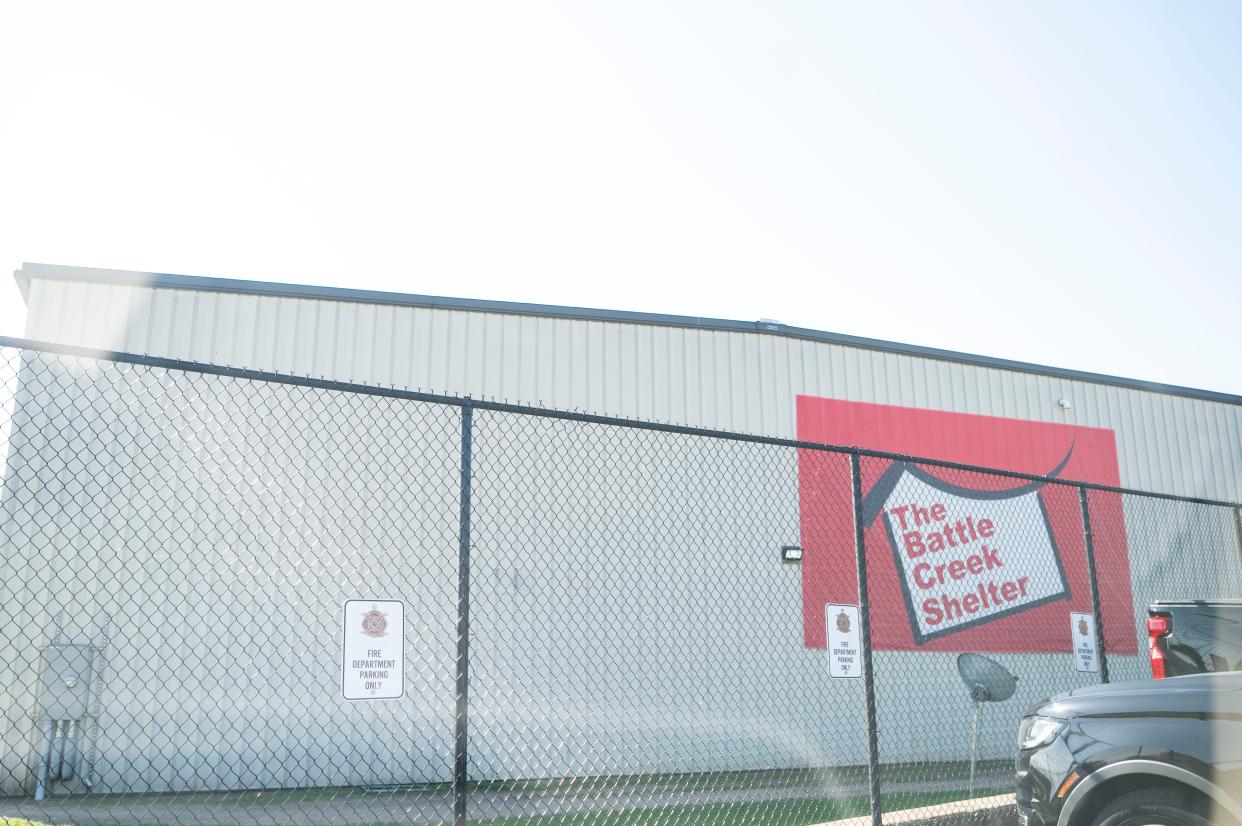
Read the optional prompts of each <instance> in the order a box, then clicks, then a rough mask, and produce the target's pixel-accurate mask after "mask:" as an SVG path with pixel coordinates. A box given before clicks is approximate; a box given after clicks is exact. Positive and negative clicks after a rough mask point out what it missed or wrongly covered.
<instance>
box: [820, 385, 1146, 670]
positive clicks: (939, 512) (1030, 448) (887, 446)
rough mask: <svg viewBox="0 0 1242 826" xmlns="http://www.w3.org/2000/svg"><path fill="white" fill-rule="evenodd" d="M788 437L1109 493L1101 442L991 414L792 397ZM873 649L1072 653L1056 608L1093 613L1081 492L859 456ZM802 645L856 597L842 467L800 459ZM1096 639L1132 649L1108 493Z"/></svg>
mask: <svg viewBox="0 0 1242 826" xmlns="http://www.w3.org/2000/svg"><path fill="white" fill-rule="evenodd" d="M797 413H798V438H799V439H801V440H805V441H812V442H824V443H827V444H834V445H848V446H858V447H863V448H867V449H871V450H878V451H884V452H888V453H897V454H906V455H913V456H920V457H926V458H929V459H938V460H942V461H948V462H958V463H962V464H969V465H979V466H983V467H992V468H1000V469H1004V470H1011V471H1017V472H1020V473H1029V474H1036V475H1041V476H1043V475H1047V476H1053V477H1056V478H1060V479H1066V480H1073V481H1086V482H1095V483H1099V484H1106V485H1117V484H1119V476H1118V469H1117V449H1116V442H1115V439H1114V435H1113V432H1112V431H1111V430H1104V429H1100V428H1089V427H1079V426H1076V425H1064V424H1051V423H1047V422H1034V421H1026V420H1020V419H1004V418H998V417H994V416H977V415H970V414H963V413H948V412H943V411H936V410H922V409H915V408H904V407H893V406H889V405H878V404H868V403H862V402H847V401H839V400H836V399H822V398H816V397H811V396H799V397H798V408H797ZM861 477H862V488H863V523H864V527H865V537H866V543H867V576H868V579H869V583H870V589H869V591H870V599H871V616H872V641H873V644H874V646H875V648H877V649H880V650H883V649H889V650H934V651H993V652H997V651H1000V652H1004V651H1013V652H1019V651H1047V652H1053V651H1070V650H1072V647H1073V642H1072V640H1071V639H1070V634H1069V631H1068V629H1067V625H1066V622H1065V616H1066V613H1067V612H1069V611H1084V612H1089V611H1090V610H1091V592H1090V585H1089V580H1088V575H1087V566H1086V546H1085V541H1084V537H1083V523H1082V514H1081V508H1080V502H1079V498H1078V490H1077V489H1076V488H1073V487H1069V486H1065V485H1056V484H1045V483H1040V482H1034V483H1032V482H1027V481H1024V480H1021V479H1013V478H1007V477H1002V476H996V475H990V474H981V473H976V472H968V471H960V470H954V469H945V468H937V467H935V466H931V465H921V464H918V463H914V462H907V461H901V460H893V461H890V460H881V459H870V458H864V459H863V462H862V474H861ZM799 498H800V506H801V528H802V547H803V561H802V598H803V634H804V642H805V644H806V646H807V647H809V648H823V647H824V645H825V628H824V619H823V618H824V606H825V605H827V604H828V603H852V602H856V601H857V600H858V591H857V579H856V576H855V567H854V565H855V562H854V523H853V499H852V495H851V486H850V482H849V462H848V459H847V457H845V456H843V455H841V454H832V453H822V452H819V451H812V450H803V451H800V455H799ZM1090 505H1091V519H1092V533H1093V540H1094V541H1093V546H1094V549H1095V556H1096V562H1097V569H1098V571H1099V572H1100V575H1099V580H1100V583H1101V587H1100V592H1101V611H1102V614H1103V619H1104V629H1105V635H1106V639H1105V643H1106V645H1107V646H1108V647H1109V649H1110V650H1112V651H1114V652H1116V653H1118V654H1135V653H1137V650H1138V649H1137V645H1138V642H1137V635H1136V632H1135V625H1134V608H1133V603H1132V596H1131V592H1130V566H1129V552H1128V548H1127V545H1126V535H1125V522H1124V518H1123V514H1122V506H1121V498H1120V496H1118V495H1117V494H1110V493H1102V492H1092V493H1091V494H1090Z"/></svg>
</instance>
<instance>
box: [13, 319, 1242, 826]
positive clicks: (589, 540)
mask: <svg viewBox="0 0 1242 826" xmlns="http://www.w3.org/2000/svg"><path fill="white" fill-rule="evenodd" d="M3 343H4V344H6V345H7V346H3V347H0V457H3V459H2V461H3V462H4V465H3V467H2V470H3V488H2V489H0V622H2V623H3V627H4V628H5V629H6V633H5V635H4V637H3V639H2V640H0V816H19V817H26V818H30V819H32V820H35V821H42V822H49V823H82V824H96V823H98V824H130V825H131V826H132V825H133V824H156V823H161V824H162V823H177V824H183V823H184V824H203V825H204V826H207V824H256V826H269V825H270V826H281V825H282V824H308V823H309V824H325V826H326V824H372V823H374V824H379V823H411V824H440V823H443V824H448V823H455V824H464V823H471V824H494V825H495V826H500V824H517V823H533V824H549V825H550V824H570V823H575V824H577V823H580V824H630V823H651V824H654V823H660V824H664V823H675V824H682V823H685V824H690V823H702V824H734V823H753V824H811V823H822V822H827V821H831V820H834V819H840V818H844V817H851V816H858V815H868V814H870V815H871V816H872V818H873V819H878V818H879V817H880V816H881V815H882V814H883V813H885V812H894V811H898V810H903V809H909V808H913V807H920V806H936V807H939V811H942V812H945V813H948V812H951V811H953V810H954V807H955V805H959V804H960V801H963V800H966V799H969V798H971V797H977V796H983V795H990V794H996V793H1003V792H1008V791H1010V790H1011V788H1012V757H1013V750H1014V742H1015V738H1016V730H1017V723H1018V719H1019V718H1020V716H1021V715H1022V713H1023V712H1024V711H1025V709H1026V708H1027V707H1028V706H1029V705H1031V704H1032V703H1033V702H1035V701H1038V700H1040V699H1042V698H1044V697H1047V696H1049V695H1051V694H1054V693H1057V692H1060V691H1064V690H1067V689H1071V688H1075V687H1079V686H1085V685H1090V684H1093V683H1096V682H1099V681H1101V680H1103V679H1109V678H1111V679H1114V680H1116V679H1140V678H1143V677H1145V676H1147V675H1148V674H1149V670H1148V669H1149V666H1148V663H1147V658H1146V648H1145V644H1146V637H1145V632H1144V630H1143V626H1142V624H1143V622H1144V621H1145V618H1146V610H1147V605H1148V604H1149V603H1150V602H1151V601H1153V600H1155V599H1168V598H1221V597H1242V545H1240V536H1239V522H1238V510H1237V508H1236V506H1233V505H1229V504H1227V503H1208V502H1203V501H1201V500H1193V499H1186V498H1178V497H1169V496H1156V495H1148V494H1142V493H1138V492H1123V491H1121V490H1119V489H1107V488H1102V487H1099V486H1083V485H1076V484H1074V483H1072V482H1067V481H1062V480H1060V479H1056V478H1040V477H1027V476H1022V475H1020V474H1013V473H1005V472H1000V471H988V470H985V469H979V468H969V467H964V466H960V465H952V464H947V463H942V462H932V461H928V460H921V459H917V458H911V457H899V456H890V455H885V454H879V453H874V452H870V451H858V450H850V449H845V448H834V447H829V446H824V445H811V444H805V443H798V442H793V441H788V440H779V439H766V438H758V437H752V436H744V435H739V434H732V433H718V432H711V431H705V430H697V429H692V428H682V427H675V426H669V425H660V424H652V423H646V422H631V421H621V420H616V419H609V418H606V417H597V416H587V415H579V414H570V413H564V412H557V411H550V410H537V409H532V408H524V407H517V406H512V405H505V404H497V403H490V402H477V401H472V400H469V399H459V398H450V397H438V396H431V395H427V394H418V393H410V392H405V391H397V390H393V389H384V388H374V387H359V386H353V385H345V384H340V383H335V382H327V381H319V380H313V379H306V378H297V377H290V376H274V375H268V374H261V373H255V372H250V371H243V370H235V369H228V368H220V367H214V366H208V365H191V364H184V363H178V362H171V361H166V360H161V359H153V358H146V357H131V356H120V355H111V356H107V357H102V356H100V355H99V354H87V353H83V352H81V351H74V350H72V349H69V348H49V347H46V346H42V345H40V346H35V345H33V344H31V343H28V342H21V341H16V340H8V341H6V342H3ZM1071 615H1073V616H1071ZM1080 638H1083V639H1090V640H1091V641H1093V642H1094V643H1095V644H1096V645H1095V648H1096V651H1097V658H1098V663H1097V664H1096V670H1079V668H1080V667H1081V666H1082V661H1081V659H1080V658H1079V657H1077V656H1076V655H1075V654H1074V653H1073V652H1074V649H1075V648H1076V647H1078V646H1080V645H1081V643H1082V639H1080ZM1011 677H1012V678H1016V681H1013V680H1011V679H1010V678H1011Z"/></svg>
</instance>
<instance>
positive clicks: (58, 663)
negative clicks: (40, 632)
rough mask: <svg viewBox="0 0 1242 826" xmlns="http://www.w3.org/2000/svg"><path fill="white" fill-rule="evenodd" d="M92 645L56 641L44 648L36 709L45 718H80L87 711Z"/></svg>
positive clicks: (89, 695) (89, 698)
mask: <svg viewBox="0 0 1242 826" xmlns="http://www.w3.org/2000/svg"><path fill="white" fill-rule="evenodd" d="M94 660H95V647H94V646H93V645H69V644H64V643H55V644H52V645H49V646H48V647H47V648H44V649H43V673H42V674H41V675H40V683H41V685H40V691H39V712H40V716H41V717H43V718H44V719H48V720H79V719H81V718H83V717H86V716H87V715H88V714H89V712H90V701H91V670H92V667H93V665H94Z"/></svg>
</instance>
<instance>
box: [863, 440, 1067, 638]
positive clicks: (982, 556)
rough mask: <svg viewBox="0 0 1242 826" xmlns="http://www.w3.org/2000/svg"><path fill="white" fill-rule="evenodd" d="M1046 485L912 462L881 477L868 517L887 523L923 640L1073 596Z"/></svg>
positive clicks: (917, 634) (867, 502) (867, 503)
mask: <svg viewBox="0 0 1242 826" xmlns="http://www.w3.org/2000/svg"><path fill="white" fill-rule="evenodd" d="M1072 453H1073V447H1071V448H1070V451H1069V453H1067V454H1066V456H1065V458H1064V459H1063V460H1062V461H1061V463H1060V464H1059V465H1058V466H1057V467H1056V468H1055V469H1054V470H1053V471H1052V472H1051V473H1050V474H1048V475H1049V476H1053V477H1055V476H1056V475H1057V474H1059V473H1060V472H1061V470H1062V469H1063V468H1064V467H1065V465H1066V464H1067V463H1068V462H1069V459H1070V455H1071V454H1072ZM1044 484H1045V483H1043V482H1034V483H1030V484H1024V485H1020V486H1018V487H1014V488H1010V489H1007V490H974V489H972V488H968V487H963V486H961V485H955V484H951V483H949V482H946V481H944V480H943V479H939V478H937V477H936V476H934V475H932V474H931V473H930V472H928V471H927V470H924V469H923V468H921V467H919V466H917V465H915V464H912V463H910V462H894V463H893V464H892V465H891V466H890V467H889V468H888V470H887V471H886V472H885V473H884V475H883V476H881V477H880V479H879V480H878V481H877V482H876V484H875V485H874V486H873V487H872V489H871V492H870V493H869V494H868V496H867V497H866V499H865V501H864V509H863V513H864V519H865V520H866V523H867V524H868V525H869V524H871V523H872V522H873V521H874V520H875V519H876V517H882V518H883V520H884V526H885V529H886V530H885V532H886V534H887V536H888V540H889V544H890V546H891V547H892V551H893V557H894V560H895V562H896V565H897V571H898V572H899V574H900V582H901V587H902V596H903V597H904V598H905V603H906V611H907V612H908V614H909V616H910V626H911V629H912V630H913V632H914V638H915V642H916V643H918V644H920V645H921V644H922V643H923V642H924V641H926V640H929V639H934V638H936V637H939V636H943V635H945V634H950V633H954V632H956V631H960V630H962V629H964V628H969V627H971V626H973V625H977V624H979V623H982V622H988V621H991V620H994V619H998V618H1000V617H1004V616H1008V615H1010V614H1015V613H1018V612H1020V611H1026V610H1029V609H1031V608H1034V607H1036V606H1038V605H1043V604H1044V603H1047V602H1051V601H1053V600H1059V599H1068V598H1069V596H1070V588H1069V583H1068V582H1067V581H1066V578H1065V570H1064V568H1063V567H1062V565H1061V553H1060V550H1059V549H1058V548H1057V543H1056V537H1055V536H1054V534H1053V531H1052V524H1051V522H1050V521H1049V518H1048V512H1047V509H1046V508H1045V507H1044V502H1043V499H1041V498H1040V490H1041V489H1042V488H1043V487H1044Z"/></svg>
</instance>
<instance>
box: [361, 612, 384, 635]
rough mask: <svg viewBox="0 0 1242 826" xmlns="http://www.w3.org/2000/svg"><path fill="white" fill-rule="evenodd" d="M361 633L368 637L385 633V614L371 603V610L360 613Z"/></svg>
mask: <svg viewBox="0 0 1242 826" xmlns="http://www.w3.org/2000/svg"><path fill="white" fill-rule="evenodd" d="M362 633H364V634H366V635H367V636H368V637H382V636H384V635H385V634H387V633H388V618H387V615H386V614H385V613H384V612H383V611H380V610H379V609H378V608H376V607H375V606H374V605H372V606H371V610H370V611H367V612H366V613H365V614H363V615H362Z"/></svg>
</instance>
